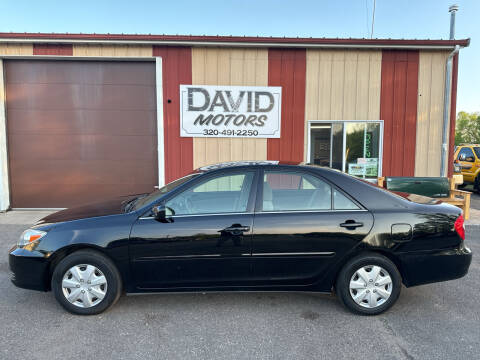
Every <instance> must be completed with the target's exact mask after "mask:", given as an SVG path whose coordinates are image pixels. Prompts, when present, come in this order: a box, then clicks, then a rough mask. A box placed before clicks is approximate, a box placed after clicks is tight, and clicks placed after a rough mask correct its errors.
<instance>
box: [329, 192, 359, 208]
mask: <svg viewBox="0 0 480 360" xmlns="http://www.w3.org/2000/svg"><path fill="white" fill-rule="evenodd" d="M333 208H334V209H335V210H358V209H360V208H359V207H358V206H357V205H356V204H355V203H354V202H353V201H352V200H350V199H349V198H347V197H346V196H345V195H343V194H342V193H341V192H340V191H338V190H333Z"/></svg>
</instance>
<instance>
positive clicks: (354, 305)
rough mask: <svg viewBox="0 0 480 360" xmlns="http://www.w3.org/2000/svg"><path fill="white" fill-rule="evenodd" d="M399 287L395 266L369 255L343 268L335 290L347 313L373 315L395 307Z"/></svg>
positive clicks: (364, 255) (399, 279)
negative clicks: (347, 310)
mask: <svg viewBox="0 0 480 360" xmlns="http://www.w3.org/2000/svg"><path fill="white" fill-rule="evenodd" d="M401 287H402V278H401V275H400V273H399V272H398V269H397V267H396V266H395V264H394V263H393V262H391V261H390V260H389V259H388V258H387V257H385V256H382V255H379V254H374V253H368V254H362V255H359V256H357V257H355V258H353V259H351V260H350V261H349V262H348V263H347V264H345V266H344V267H343V268H342V270H341V271H340V274H339V275H338V278H337V282H336V287H335V288H336V292H337V295H338V297H339V298H340V300H341V301H342V303H343V304H344V305H345V306H346V307H347V308H348V309H349V310H350V311H352V312H354V313H356V314H362V315H376V314H380V313H382V312H384V311H385V310H387V309H388V308H390V307H391V306H392V305H393V304H394V303H395V301H396V300H397V299H398V296H399V295H400V289H401Z"/></svg>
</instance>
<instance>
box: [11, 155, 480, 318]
mask: <svg viewBox="0 0 480 360" xmlns="http://www.w3.org/2000/svg"><path fill="white" fill-rule="evenodd" d="M464 237H465V230H464V224H463V218H462V215H461V211H460V210H459V209H458V208H456V207H454V206H451V205H448V204H444V203H441V202H439V201H436V200H434V199H430V198H425V197H420V196H417V195H409V194H394V193H392V192H388V191H386V190H383V189H380V188H378V187H376V186H375V185H372V184H370V183H367V182H365V181H362V180H359V179H357V178H354V177H351V176H349V175H346V174H344V173H341V172H339V171H336V170H332V169H328V168H321V167H316V166H309V165H291V164H278V163H276V162H236V163H224V164H218V165H214V166H208V167H205V168H201V169H198V170H197V171H195V172H194V173H192V174H190V175H188V176H186V177H183V178H181V179H178V180H176V181H174V182H172V183H170V184H168V185H166V186H164V187H162V188H160V189H158V190H156V191H154V192H152V193H150V194H143V195H140V196H130V197H127V198H122V199H114V200H110V201H105V202H101V203H97V204H92V205H88V206H83V207H78V208H73V209H67V210H63V211H60V212H57V213H55V214H52V215H49V216H47V217H45V218H44V219H42V220H41V221H40V222H39V223H37V224H36V225H35V226H33V227H31V228H30V229H28V230H26V231H25V232H24V233H23V234H22V236H21V238H20V240H19V242H18V244H17V245H16V246H15V247H13V249H11V251H10V255H9V262H10V268H11V270H12V273H13V278H12V281H13V283H14V284H15V285H17V286H19V287H23V288H27V289H35V290H43V291H48V290H52V291H53V292H54V294H55V297H56V299H57V300H58V302H59V303H60V304H61V305H62V306H63V307H64V308H65V309H67V310H68V311H70V312H72V313H76V314H85V315H86V314H97V313H100V312H102V311H104V310H105V309H107V308H108V307H110V306H112V305H113V304H114V303H115V302H116V301H117V300H118V298H119V296H120V294H121V293H122V292H123V291H125V292H126V293H149V292H150V293H154V292H182V291H202V292H203V291H219V290H225V291H316V292H328V293H330V292H332V290H334V291H335V292H336V294H337V296H338V297H339V298H340V300H341V301H342V302H343V304H344V305H345V306H346V307H347V308H348V309H350V310H352V311H353V312H355V313H360V314H379V313H381V312H383V311H385V310H386V309H388V308H389V307H390V306H392V305H393V304H394V303H395V301H396V300H397V298H398V296H399V294H400V289H401V287H402V283H403V284H404V285H405V286H407V287H409V286H415V285H421V284H426V283H432V282H437V281H444V280H451V279H456V278H460V277H462V276H464V275H465V274H466V273H467V271H468V268H469V266H470V262H471V260H472V254H471V252H470V250H469V249H468V248H467V247H466V246H465V244H464Z"/></svg>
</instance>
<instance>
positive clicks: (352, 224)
mask: <svg viewBox="0 0 480 360" xmlns="http://www.w3.org/2000/svg"><path fill="white" fill-rule="evenodd" d="M340 226H341V227H344V228H347V230H355V229H356V228H357V227H362V226H363V223H361V222H356V221H355V220H347V221H345V222H344V223H341V224H340Z"/></svg>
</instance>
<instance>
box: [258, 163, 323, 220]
mask: <svg viewBox="0 0 480 360" xmlns="http://www.w3.org/2000/svg"><path fill="white" fill-rule="evenodd" d="M331 209H332V188H331V186H330V185H328V184H327V183H325V182H324V181H322V180H320V179H318V178H317V177H315V176H313V175H310V174H307V173H297V172H295V173H293V172H292V173H288V172H277V171H266V172H265V175H264V179H263V211H292V210H300V211H301V210H331Z"/></svg>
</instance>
